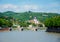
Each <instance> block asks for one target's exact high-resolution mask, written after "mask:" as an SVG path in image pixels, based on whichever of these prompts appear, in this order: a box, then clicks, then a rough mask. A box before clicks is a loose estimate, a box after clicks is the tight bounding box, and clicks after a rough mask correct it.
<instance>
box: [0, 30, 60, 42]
mask: <svg viewBox="0 0 60 42" xmlns="http://www.w3.org/2000/svg"><path fill="white" fill-rule="evenodd" d="M0 42H60V33H48V32H45V31H44V30H40V31H31V30H30V31H28V30H27V31H9V32H0Z"/></svg>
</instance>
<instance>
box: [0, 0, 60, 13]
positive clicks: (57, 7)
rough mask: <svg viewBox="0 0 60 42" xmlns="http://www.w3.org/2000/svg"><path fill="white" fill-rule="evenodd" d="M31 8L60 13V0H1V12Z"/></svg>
mask: <svg viewBox="0 0 60 42" xmlns="http://www.w3.org/2000/svg"><path fill="white" fill-rule="evenodd" d="M29 10H30V11H35V12H53V13H60V0H0V12H4V11H15V12H25V11H29Z"/></svg>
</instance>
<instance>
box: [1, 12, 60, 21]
mask: <svg viewBox="0 0 60 42" xmlns="http://www.w3.org/2000/svg"><path fill="white" fill-rule="evenodd" d="M5 16H8V17H12V18H14V19H17V20H19V21H26V20H30V19H33V18H34V17H37V19H38V20H39V21H45V19H46V18H50V17H53V16H60V14H58V13H42V12H31V11H28V12H22V13H16V12H12V11H7V12H3V13H1V12H0V18H1V17H5Z"/></svg>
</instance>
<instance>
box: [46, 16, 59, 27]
mask: <svg viewBox="0 0 60 42" xmlns="http://www.w3.org/2000/svg"><path fill="white" fill-rule="evenodd" d="M45 25H46V26H47V27H56V26H60V16H55V17H52V18H48V19H46V21H45Z"/></svg>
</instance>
